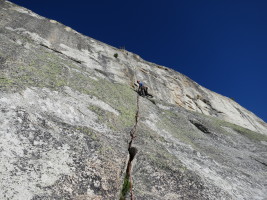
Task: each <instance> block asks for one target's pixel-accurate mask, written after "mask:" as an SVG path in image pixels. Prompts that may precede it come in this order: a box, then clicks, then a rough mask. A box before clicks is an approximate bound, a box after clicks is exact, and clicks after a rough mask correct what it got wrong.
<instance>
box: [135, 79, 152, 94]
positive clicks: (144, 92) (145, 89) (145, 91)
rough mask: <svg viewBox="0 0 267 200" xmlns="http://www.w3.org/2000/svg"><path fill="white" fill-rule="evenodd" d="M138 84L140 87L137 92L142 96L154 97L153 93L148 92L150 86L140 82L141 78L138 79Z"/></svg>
mask: <svg viewBox="0 0 267 200" xmlns="http://www.w3.org/2000/svg"><path fill="white" fill-rule="evenodd" d="M137 86H138V89H137V92H138V94H139V95H141V96H151V97H153V96H152V95H151V94H148V91H147V90H148V87H147V86H145V85H144V84H143V83H142V82H140V81H139V80H138V81H137Z"/></svg>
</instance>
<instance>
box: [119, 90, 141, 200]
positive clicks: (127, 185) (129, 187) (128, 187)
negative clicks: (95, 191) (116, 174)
mask: <svg viewBox="0 0 267 200" xmlns="http://www.w3.org/2000/svg"><path fill="white" fill-rule="evenodd" d="M136 104H137V110H136V114H135V124H134V126H133V128H132V129H131V131H130V137H131V138H130V142H129V145H128V152H129V160H128V164H127V168H126V173H125V177H124V182H123V186H122V191H121V196H120V200H125V199H126V196H127V194H128V192H129V191H130V195H131V200H133V199H134V195H133V182H132V177H131V170H132V161H133V159H134V157H135V155H136V154H137V148H136V147H132V143H133V140H134V138H135V137H136V128H137V124H138V120H139V95H138V94H137V99H136Z"/></svg>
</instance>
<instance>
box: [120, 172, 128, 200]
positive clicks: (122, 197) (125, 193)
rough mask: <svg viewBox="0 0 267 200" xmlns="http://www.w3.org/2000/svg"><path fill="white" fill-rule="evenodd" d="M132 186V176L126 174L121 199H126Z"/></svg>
mask: <svg viewBox="0 0 267 200" xmlns="http://www.w3.org/2000/svg"><path fill="white" fill-rule="evenodd" d="M130 188H131V182H130V177H129V176H128V175H125V178H124V181H123V185H122V190H121V194H120V200H126V196H127V194H128V193H129V191H130Z"/></svg>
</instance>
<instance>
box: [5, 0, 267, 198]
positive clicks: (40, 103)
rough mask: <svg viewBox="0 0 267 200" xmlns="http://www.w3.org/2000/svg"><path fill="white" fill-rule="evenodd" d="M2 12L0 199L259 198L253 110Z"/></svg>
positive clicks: (265, 178) (262, 131)
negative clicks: (137, 85) (145, 93)
mask: <svg viewBox="0 0 267 200" xmlns="http://www.w3.org/2000/svg"><path fill="white" fill-rule="evenodd" d="M0 16H1V17H0V44H1V45H0V158H1V162H0V171H1V173H0V179H1V182H0V191H1V193H0V199H25V200H28V199H29V200H30V199H131V198H134V199H142V200H143V199H149V200H150V199H157V200H158V199H162V200H163V199H164V200H167V199H168V200H171V199H173V200H174V199H267V189H266V188H267V187H266V186H267V174H266V171H267V154H266V152H267V125H266V123H265V122H264V121H262V120H261V119H259V118H258V117H257V116H255V115H254V114H253V113H251V112H250V111H248V110H246V109H245V108H243V107H242V106H240V105H239V104H237V103H236V102H234V101H232V100H231V99H229V98H227V97H224V96H221V95H219V94H217V93H214V92H212V91H209V90H208V89H206V88H204V87H202V86H200V85H198V84H197V83H195V82H194V81H192V80H190V79H189V78H188V77H186V76H184V75H182V74H180V73H178V72H175V71H173V70H172V69H169V68H166V67H163V66H159V65H156V64H154V63H150V62H147V61H144V60H143V59H141V58H140V57H139V56H138V55H136V54H133V53H131V52H128V51H126V50H122V49H116V48H114V47H111V46H109V45H106V44H104V43H101V42H99V41H97V40H94V39H92V38H89V37H86V36H84V35H81V34H79V33H78V32H76V31H74V30H73V29H71V28H69V27H66V26H64V25H63V24H61V23H59V22H56V21H54V20H49V19H46V18H44V17H41V16H39V15H37V14H35V13H33V12H32V11H30V10H27V9H25V8H22V7H19V6H17V5H15V4H13V3H10V2H8V1H4V0H0ZM114 54H118V57H117V58H116V57H115V56H114ZM138 79H139V80H144V82H145V83H146V84H147V85H148V86H149V91H150V93H152V94H153V95H154V98H152V99H151V98H143V97H139V96H138V95H137V93H136V92H135V90H134V85H133V83H134V82H135V81H136V80H138ZM128 151H129V152H128ZM129 153H130V156H129ZM128 173H129V174H128Z"/></svg>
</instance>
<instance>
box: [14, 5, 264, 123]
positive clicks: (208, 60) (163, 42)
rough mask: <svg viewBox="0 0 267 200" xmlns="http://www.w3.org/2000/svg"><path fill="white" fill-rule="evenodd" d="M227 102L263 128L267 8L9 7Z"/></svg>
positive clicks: (249, 6) (181, 6)
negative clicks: (175, 74) (171, 72)
mask: <svg viewBox="0 0 267 200" xmlns="http://www.w3.org/2000/svg"><path fill="white" fill-rule="evenodd" d="M11 1H12V2H14V3H17V4H19V5H21V6H24V7H26V8H28V9H30V10H32V11H34V12H36V13H38V14H40V15H42V16H45V17H48V18H51V19H55V20H57V21H59V22H61V23H63V24H65V25H67V26H70V27H72V28H73V29H75V30H77V31H78V32H81V33H83V34H85V35H87V36H90V37H92V38H95V39H97V40H100V41H102V42H105V43H107V44H110V45H112V46H115V47H121V46H125V47H126V49H127V50H129V51H131V52H134V53H136V54H139V55H140V56H141V57H142V58H144V59H145V60H147V61H150V62H154V63H157V64H160V65H164V66H166V67H170V68H173V69H175V70H176V71H179V72H181V73H183V74H185V75H187V76H189V77H190V78H191V79H193V80H194V81H196V82H197V83H199V84H201V85H202V86H204V87H206V88H208V89H210V90H212V91H215V92H217V93H220V94H222V95H224V96H227V97H232V98H234V99H235V100H236V101H237V102H238V103H239V104H240V105H242V106H243V107H245V108H247V109H248V110H250V111H252V112H254V113H255V114H256V115H257V116H259V117H260V118H262V119H263V120H264V121H265V122H267V109H266V108H267V106H266V99H267V91H266V87H267V78H266V75H267V0H164V1H163V0H161V1H159V0H135V1H128V0H115V1H111V0H76V1H68V0H46V1H36V0H11Z"/></svg>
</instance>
